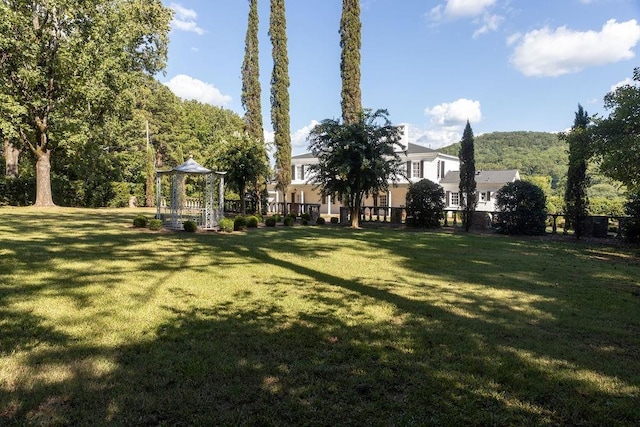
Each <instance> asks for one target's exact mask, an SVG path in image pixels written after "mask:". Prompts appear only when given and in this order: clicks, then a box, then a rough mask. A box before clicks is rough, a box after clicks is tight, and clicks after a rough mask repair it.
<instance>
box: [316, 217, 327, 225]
mask: <svg viewBox="0 0 640 427" xmlns="http://www.w3.org/2000/svg"><path fill="white" fill-rule="evenodd" d="M324 223H325V220H324V218H322V217H321V216H319V217H318V219H316V224H318V225H324Z"/></svg>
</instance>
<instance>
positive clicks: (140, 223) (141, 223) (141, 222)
mask: <svg viewBox="0 0 640 427" xmlns="http://www.w3.org/2000/svg"><path fill="white" fill-rule="evenodd" d="M148 223H149V220H148V219H147V217H146V216H144V215H138V216H137V217H135V218H133V226H134V227H137V228H144V227H146V226H147V224H148Z"/></svg>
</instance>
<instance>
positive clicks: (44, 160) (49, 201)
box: [35, 148, 55, 207]
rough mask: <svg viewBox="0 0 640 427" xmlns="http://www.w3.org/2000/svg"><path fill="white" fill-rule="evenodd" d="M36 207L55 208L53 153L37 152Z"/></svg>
mask: <svg viewBox="0 0 640 427" xmlns="http://www.w3.org/2000/svg"><path fill="white" fill-rule="evenodd" d="M36 157H37V161H36V204H35V205H36V206H41V207H46V206H55V203H53V196H52V194H51V151H50V150H47V149H46V148H45V149H41V150H38V151H37V152H36Z"/></svg>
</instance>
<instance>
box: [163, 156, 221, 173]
mask: <svg viewBox="0 0 640 427" xmlns="http://www.w3.org/2000/svg"><path fill="white" fill-rule="evenodd" d="M157 172H158V173H159V174H166V173H171V172H176V173H190V174H203V175H204V174H208V173H212V172H213V171H212V170H210V169H207V168H205V167H204V166H202V165H200V164H199V163H198V162H196V161H195V160H193V157H189V160H187V161H186V162H184V163H183V164H181V165H180V166H176V167H175V168H173V169H171V170H168V171H157Z"/></svg>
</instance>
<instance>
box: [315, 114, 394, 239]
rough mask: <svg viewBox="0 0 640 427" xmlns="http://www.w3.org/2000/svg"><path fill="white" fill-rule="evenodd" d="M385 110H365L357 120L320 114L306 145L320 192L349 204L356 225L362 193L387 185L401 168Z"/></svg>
mask: <svg viewBox="0 0 640 427" xmlns="http://www.w3.org/2000/svg"><path fill="white" fill-rule="evenodd" d="M388 116H389V113H388V112H387V111H386V110H376V111H372V110H369V109H367V110H365V111H363V112H362V113H361V114H360V119H359V120H358V121H357V122H355V123H345V122H343V121H340V120H336V119H326V120H323V121H322V122H321V123H320V124H319V125H317V126H315V127H314V128H313V129H312V130H311V132H310V134H309V150H310V151H311V153H312V154H313V156H314V157H316V158H317V159H318V163H317V164H315V165H311V166H310V175H311V176H312V177H313V181H314V182H315V183H317V188H319V189H320V190H321V193H322V194H323V195H324V196H338V198H339V199H340V200H342V202H343V203H345V204H346V205H347V206H348V207H349V210H350V214H351V226H352V227H354V228H357V227H359V220H360V208H361V206H362V201H363V199H364V198H365V197H367V196H370V195H375V194H382V193H384V192H386V191H387V190H388V189H389V182H388V180H389V179H390V180H392V181H396V180H398V179H399V178H400V177H401V176H402V175H403V173H404V168H403V167H402V162H401V160H400V156H399V155H398V151H399V150H400V149H403V148H404V146H403V145H402V144H401V143H400V139H401V135H400V131H399V130H398V128H397V127H395V126H393V125H392V124H391V122H390V121H389V118H388Z"/></svg>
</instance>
